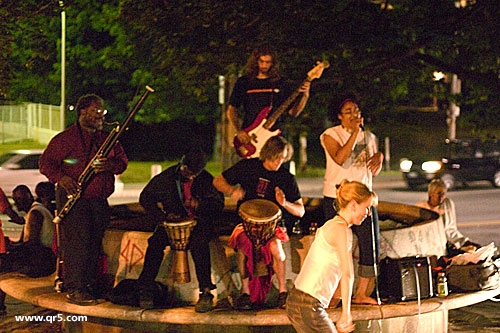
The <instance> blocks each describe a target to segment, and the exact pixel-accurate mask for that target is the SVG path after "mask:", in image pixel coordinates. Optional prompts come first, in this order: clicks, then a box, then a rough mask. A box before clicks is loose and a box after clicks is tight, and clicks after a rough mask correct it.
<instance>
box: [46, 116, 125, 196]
mask: <svg viewBox="0 0 500 333" xmlns="http://www.w3.org/2000/svg"><path fill="white" fill-rule="evenodd" d="M95 135H96V138H97V144H98V146H100V145H101V144H102V143H103V142H104V141H105V140H106V138H107V136H108V133H107V132H104V131H97V132H96V133H95ZM91 142H92V138H91V135H90V133H88V132H87V131H84V130H81V129H80V128H79V126H77V125H76V124H75V125H72V126H70V127H69V128H67V129H66V130H64V131H63V132H61V133H59V134H57V135H56V136H55V137H54V138H52V140H50V142H49V144H48V146H47V148H46V149H45V151H44V152H43V154H42V156H41V157H40V161H39V165H40V172H41V173H42V174H44V175H45V176H47V178H48V179H49V181H51V182H52V183H57V182H58V181H59V180H60V179H61V178H62V177H63V176H65V175H67V176H70V177H71V178H73V179H75V180H78V177H79V176H80V174H81V173H82V172H83V170H85V167H86V166H87V164H88V161H89V160H90V159H92V157H94V155H95V150H94V151H93V150H92V148H91V147H92V143H91ZM107 158H109V159H114V161H115V162H116V163H115V169H114V170H112V172H100V173H97V174H96V175H95V176H94V177H93V178H92V180H91V181H90V182H89V184H88V185H87V187H86V189H85V191H84V192H83V194H82V198H108V197H109V196H110V195H111V194H112V193H113V191H114V184H115V177H114V174H120V173H122V172H123V171H125V169H126V168H127V164H128V159H127V156H126V155H125V151H124V150H123V147H122V146H121V145H120V143H119V142H117V143H116V144H115V146H114V148H113V149H112V150H111V152H110V153H109V155H108V156H107Z"/></svg>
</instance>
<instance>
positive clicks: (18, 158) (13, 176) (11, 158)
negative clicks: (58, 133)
mask: <svg viewBox="0 0 500 333" xmlns="http://www.w3.org/2000/svg"><path fill="white" fill-rule="evenodd" d="M42 152H43V150H42V149H32V150H13V151H9V152H7V153H5V154H3V155H1V156H0V187H1V188H2V189H3V191H4V192H5V194H6V195H8V196H11V195H12V190H13V189H14V188H15V187H16V186H17V185H20V184H24V185H27V186H28V187H29V188H30V189H31V191H32V192H33V194H34V193H35V186H36V184H38V183H39V182H43V181H47V177H45V176H44V175H42V174H41V173H40V171H39V170H38V159H39V158H40V156H41V155H42Z"/></svg>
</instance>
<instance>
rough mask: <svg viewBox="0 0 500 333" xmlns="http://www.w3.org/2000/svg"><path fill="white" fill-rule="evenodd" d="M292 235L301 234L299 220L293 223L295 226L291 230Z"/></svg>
mask: <svg viewBox="0 0 500 333" xmlns="http://www.w3.org/2000/svg"><path fill="white" fill-rule="evenodd" d="M292 234H295V235H301V234H302V229H301V228H300V220H297V221H295V224H294V225H293V228H292Z"/></svg>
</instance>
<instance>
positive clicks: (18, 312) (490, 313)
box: [0, 175, 500, 333]
mask: <svg viewBox="0 0 500 333" xmlns="http://www.w3.org/2000/svg"><path fill="white" fill-rule="evenodd" d="M398 181H402V180H401V178H400V176H399V175H382V176H379V177H377V178H376V179H375V185H374V186H376V187H377V188H381V187H389V186H394V182H398ZM298 183H299V186H300V188H301V192H302V195H303V196H311V197H312V196H320V195H321V188H322V185H323V184H322V183H323V180H322V179H321V178H301V179H298ZM143 187H144V184H125V186H124V189H123V191H122V192H121V193H119V194H115V195H113V197H112V198H110V203H111V204H120V203H128V202H134V197H135V198H137V197H138V194H139V193H140V190H142V188H143ZM135 201H137V199H135ZM5 305H6V307H7V314H6V315H3V316H1V315H0V320H1V321H0V332H16V333H20V332H33V333H42V332H43V333H45V332H64V328H63V326H62V325H61V323H60V322H57V320H56V321H55V322H52V323H50V322H47V321H39V320H33V319H31V320H27V319H26V317H22V318H21V317H19V316H44V318H49V316H56V317H52V318H56V319H57V316H58V315H60V314H58V313H57V312H56V311H52V310H47V309H44V308H40V307H36V306H33V305H31V304H29V303H25V302H21V301H18V300H16V299H14V298H12V297H10V296H7V298H6V301H5ZM448 325H449V327H448V332H451V333H472V332H499V333H500V297H499V299H498V300H495V299H493V300H488V301H485V302H481V303H478V304H475V305H472V306H468V307H464V308H460V309H456V310H450V311H449V316H448Z"/></svg>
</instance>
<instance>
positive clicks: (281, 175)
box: [214, 136, 305, 310]
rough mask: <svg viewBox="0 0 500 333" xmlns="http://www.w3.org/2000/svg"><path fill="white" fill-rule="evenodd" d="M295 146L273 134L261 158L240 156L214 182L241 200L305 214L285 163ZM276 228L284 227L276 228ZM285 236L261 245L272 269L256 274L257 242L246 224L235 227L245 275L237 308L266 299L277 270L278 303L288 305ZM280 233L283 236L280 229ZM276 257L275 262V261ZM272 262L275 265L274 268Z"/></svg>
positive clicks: (234, 242)
mask: <svg viewBox="0 0 500 333" xmlns="http://www.w3.org/2000/svg"><path fill="white" fill-rule="evenodd" d="M291 155H292V148H291V146H290V144H289V143H288V142H287V141H286V139H285V138H283V137H281V136H274V137H271V138H270V139H269V140H267V142H266V143H265V144H264V146H263V147H262V150H261V153H260V157H259V158H251V159H245V160H240V161H239V162H238V163H236V164H235V165H233V166H232V167H230V168H229V169H227V170H226V171H224V172H223V173H222V174H221V175H219V176H217V177H215V179H214V186H215V187H216V188H217V189H218V190H219V191H221V192H222V193H224V194H226V195H230V196H231V198H232V199H235V200H237V201H238V207H239V205H240V204H241V203H243V202H245V201H247V200H251V199H258V198H260V199H267V200H270V201H272V202H274V203H275V204H277V205H278V207H280V208H281V210H282V213H283V217H284V218H285V219H286V216H287V215H288V214H290V215H292V216H294V217H299V218H300V217H302V216H303V215H304V213H305V208H304V204H303V202H302V197H301V195H300V191H299V187H298V185H297V182H296V180H295V177H294V176H293V175H292V174H291V173H290V172H289V171H288V170H287V169H286V168H285V167H284V166H283V163H284V162H286V161H288V160H290V159H291V157H292V156H291ZM276 231H277V232H278V231H281V229H280V228H276ZM281 234H283V235H282V236H285V237H282V239H281V240H280V239H279V238H278V237H273V238H271V239H270V240H269V241H268V242H267V243H266V244H265V245H263V246H262V247H261V251H262V253H261V254H262V257H263V258H264V260H265V264H266V266H267V269H268V274H267V275H266V276H264V277H256V276H253V246H252V243H251V241H250V239H249V237H248V236H247V235H246V234H245V232H244V230H243V227H242V226H241V225H238V226H236V227H235V229H234V231H233V234H232V235H231V238H230V241H229V242H230V244H229V245H230V246H232V247H234V248H235V250H236V251H237V262H238V270H239V271H240V275H241V280H242V281H241V282H242V290H241V292H242V293H241V295H240V297H239V298H238V299H237V300H236V303H235V308H237V309H239V310H249V309H251V308H252V304H253V305H257V306H259V305H261V304H263V303H264V300H265V297H266V295H267V293H268V292H269V290H270V288H271V278H272V274H273V271H274V272H275V273H276V277H277V279H278V284H279V293H280V294H279V298H278V307H279V308H284V306H285V302H286V297H287V295H288V294H287V287H286V279H285V252H284V250H283V246H282V244H281V241H282V240H286V239H287V237H286V236H287V235H286V234H284V233H283V232H282V233H281ZM276 236H279V234H278V233H276ZM271 261H272V263H271ZM271 264H272V268H271Z"/></svg>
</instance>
